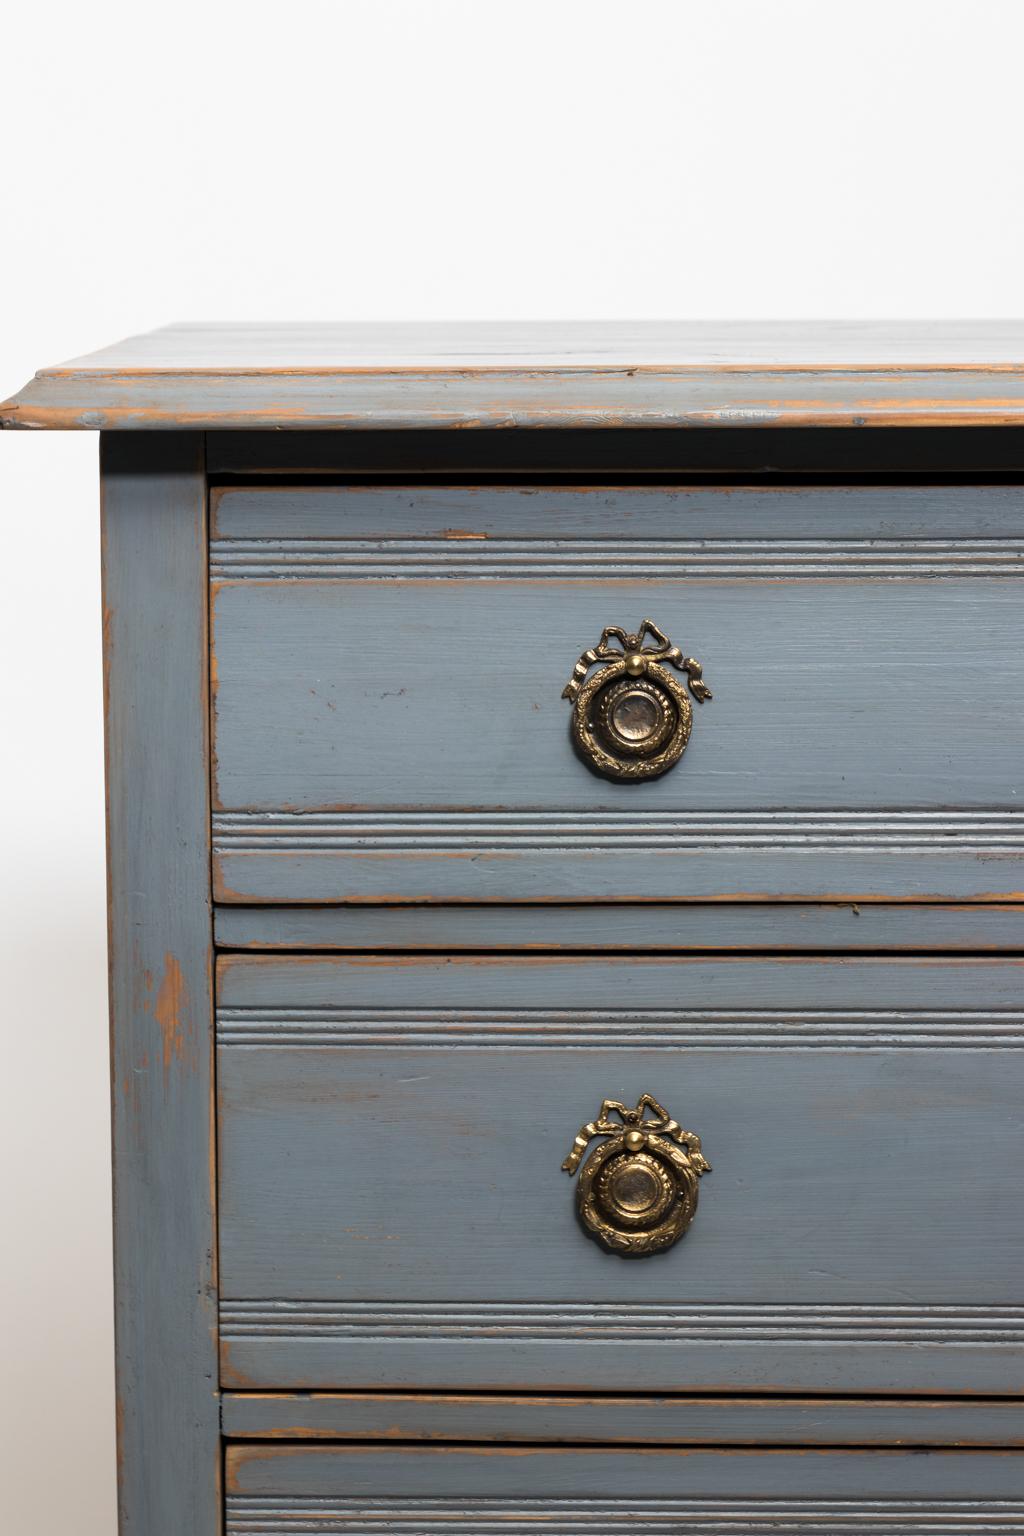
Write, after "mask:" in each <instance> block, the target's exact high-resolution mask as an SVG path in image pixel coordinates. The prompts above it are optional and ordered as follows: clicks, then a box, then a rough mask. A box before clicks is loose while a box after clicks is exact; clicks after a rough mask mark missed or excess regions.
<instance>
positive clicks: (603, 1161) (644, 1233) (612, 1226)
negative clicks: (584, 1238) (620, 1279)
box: [562, 1093, 711, 1259]
mask: <svg viewBox="0 0 1024 1536" xmlns="http://www.w3.org/2000/svg"><path fill="white" fill-rule="evenodd" d="M647 1111H650V1114H649V1115H647V1118H646V1119H645V1115H646V1114H647ZM612 1114H616V1115H618V1116H619V1120H618V1121H615V1120H612V1119H610V1118H609V1117H610V1116H611V1115H612ZM595 1136H608V1137H610V1138H611V1139H610V1140H609V1141H606V1142H605V1143H604V1145H603V1146H601V1147H596V1148H595V1149H594V1151H593V1152H592V1153H591V1154H590V1156H589V1157H588V1158H587V1160H586V1162H585V1163H584V1164H583V1171H582V1173H581V1174H580V1177H579V1183H578V1184H577V1185H576V1205H577V1209H578V1211H579V1215H580V1220H581V1221H582V1223H583V1225H584V1227H585V1228H586V1230H587V1231H588V1232H589V1234H590V1235H591V1237H593V1238H596V1240H597V1241H598V1242H599V1243H601V1244H602V1245H603V1247H605V1248H607V1249H609V1251H610V1252H612V1253H617V1254H619V1255H620V1256H621V1257H622V1258H625V1259H639V1258H644V1257H645V1256H646V1255H647V1254H649V1253H658V1252H659V1251H660V1250H661V1249H662V1248H670V1247H671V1246H672V1244H673V1243H676V1242H678V1241H679V1239H680V1238H681V1237H682V1235H683V1233H684V1232H685V1231H686V1229H687V1227H688V1226H689V1225H690V1223H691V1221H692V1220H693V1218H694V1216H695V1215H696V1211H697V1192H698V1186H697V1181H698V1179H699V1178H700V1177H701V1175H702V1174H705V1173H710V1172H711V1164H710V1163H709V1162H708V1160H707V1158H706V1157H705V1156H704V1154H703V1152H702V1151H701V1146H700V1137H699V1136H696V1135H694V1133H693V1132H692V1131H684V1130H683V1128H682V1126H681V1125H679V1123H678V1122H677V1121H675V1120H673V1119H672V1118H671V1116H670V1115H669V1114H668V1112H667V1111H666V1110H664V1109H663V1108H662V1107H661V1105H660V1104H659V1103H658V1101H657V1099H655V1098H652V1097H651V1095H650V1094H649V1093H645V1094H643V1095H642V1096H641V1097H640V1099H639V1100H638V1101H637V1106H636V1108H635V1109H627V1108H626V1106H625V1104H620V1103H619V1102H618V1100H616V1099H605V1100H604V1102H603V1103H602V1105H601V1109H600V1111H599V1113H598V1117H597V1119H596V1120H591V1121H590V1122H589V1123H588V1124H587V1125H584V1126H581V1128H580V1131H579V1134H578V1135H577V1137H576V1139H575V1141H574V1142H573V1144H572V1151H571V1152H570V1153H569V1156H568V1157H567V1158H566V1160H565V1162H564V1163H563V1164H562V1167H563V1168H564V1169H565V1171H566V1173H575V1172H576V1169H577V1168H578V1167H579V1165H580V1161H581V1160H582V1158H583V1154H584V1153H585V1152H586V1150H587V1147H588V1145H589V1143H590V1142H591V1141H592V1140H593V1138H594V1137H595Z"/></svg>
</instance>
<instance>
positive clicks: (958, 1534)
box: [227, 1490, 1024, 1536]
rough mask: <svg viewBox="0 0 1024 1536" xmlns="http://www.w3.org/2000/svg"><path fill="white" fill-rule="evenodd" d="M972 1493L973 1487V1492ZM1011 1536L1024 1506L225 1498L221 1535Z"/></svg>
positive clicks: (1022, 1521) (1022, 1522) (977, 1502)
mask: <svg viewBox="0 0 1024 1536" xmlns="http://www.w3.org/2000/svg"><path fill="white" fill-rule="evenodd" d="M980 1492H981V1490H979V1493H980ZM382 1530H386V1531H388V1532H395V1533H396V1536H465V1532H466V1531H467V1530H468V1531H472V1532H473V1536H531V1533H534V1532H538V1531H540V1532H550V1533H551V1536H593V1533H594V1532H597V1533H599V1536H634V1533H636V1532H641V1533H645V1536H660V1533H664V1536H679V1533H680V1532H682V1531H685V1532H686V1536H723V1533H725V1532H733V1533H736V1536H838V1533H839V1532H846V1531H848V1532H852V1533H856V1536H869V1533H870V1536H908V1533H909V1532H917V1531H920V1532H922V1533H925V1532H927V1533H929V1536H968V1533H970V1536H995V1533H997V1532H1004V1533H1006V1536H1016V1533H1017V1532H1020V1531H1022V1530H1024V1501H1019V1500H1013V1501H1009V1500H1006V1501H1004V1500H999V1501H995V1500H987V1499H984V1498H982V1497H979V1498H978V1499H958V1500H952V1501H950V1500H934V1499H929V1500H917V1499H913V1500H912V1499H872V1500H870V1501H868V1500H859V1499H842V1500H840V1499H797V1500H787V1499H762V1500H757V1501H753V1500H738V1499H728V1498H726V1499H645V1498H639V1497H634V1498H630V1499H584V1498H579V1499H566V1500H545V1501H544V1502H543V1505H542V1506H541V1507H539V1508H538V1504H537V1502H536V1501H534V1500H532V1499H479V1500H470V1499H451V1498H448V1499H387V1498H382V1499H373V1500H367V1499H360V1498H345V1497H343V1496H337V1495H335V1496H333V1497H317V1496H312V1497H306V1498H303V1497H301V1496H298V1495H294V1494H293V1495H290V1496H287V1497H285V1498H278V1497H276V1496H274V1495H264V1496H263V1497H258V1496H257V1497H252V1496H250V1497H248V1498H246V1497H243V1496H240V1495H229V1496H228V1499H227V1532H228V1536H297V1533H303V1536H305V1533H316V1532H321V1533H323V1536H329V1533H335V1532H337V1533H340V1536H378V1533H379V1532H381V1531H382Z"/></svg>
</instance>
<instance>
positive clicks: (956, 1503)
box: [226, 1445, 1024, 1536]
mask: <svg viewBox="0 0 1024 1536" xmlns="http://www.w3.org/2000/svg"><path fill="white" fill-rule="evenodd" d="M226 1482H227V1531H228V1536H256V1533H257V1532H258V1533H259V1536H284V1533H285V1532H295V1531H303V1532H322V1533H324V1536H328V1533H344V1536H369V1533H370V1532H377V1531H381V1530H387V1531H388V1532H392V1533H396V1536H398V1533H401V1536H454V1533H456V1532H472V1533H474V1536H479V1533H491V1532H494V1533H497V1532H502V1533H504V1536H536V1533H538V1532H545V1531H548V1532H551V1533H552V1536H590V1533H594V1532H601V1533H606V1536H627V1533H628V1532H633V1531H637V1530H639V1531H643V1532H646V1533H650V1536H653V1533H656V1532H663V1533H664V1536H678V1533H680V1532H686V1536H722V1533H723V1532H726V1531H732V1532H737V1533H742V1536H796V1533H797V1532H799V1533H800V1536H836V1533H837V1532H838V1531H844V1532H845V1531H850V1532H855V1533H858V1536H861V1533H867V1532H871V1533H872V1536H911V1533H916V1532H921V1533H922V1536H923V1533H925V1532H931V1533H933V1536H965V1533H967V1532H972V1533H974V1536H996V1533H997V1532H998V1533H1002V1536H1010V1533H1014V1536H1015V1533H1019V1532H1021V1531H1024V1456H1022V1455H1021V1453H1019V1452H1014V1451H1004V1452H971V1451H959V1452H958V1451H932V1452H922V1451H917V1452H910V1451H895V1452H883V1451H874V1452H872V1451H819V1452H808V1451H803V1452H787V1451H762V1452H752V1451H741V1450H719V1451H668V1450H648V1451H639V1450H628V1451H627V1450H608V1449H604V1450H586V1449H582V1450H581V1449H575V1450H574V1449H562V1450H541V1449H528V1448H522V1447H517V1448H516V1449H514V1450H513V1449H511V1448H510V1449H508V1450H504V1449H500V1448H498V1449H495V1448H493V1447H488V1448H486V1449H483V1448H481V1449H477V1450H473V1449H465V1448H459V1449H446V1450H440V1449H437V1450H431V1449H417V1448H407V1449H402V1450H396V1449H391V1448H382V1449H377V1448H366V1449H363V1448H360V1449H358V1450H357V1449H354V1448H353V1449H351V1450H346V1449H343V1448H337V1447H335V1448H327V1447H323V1446H266V1445H261V1446H229V1448H228V1451H227V1464H226Z"/></svg>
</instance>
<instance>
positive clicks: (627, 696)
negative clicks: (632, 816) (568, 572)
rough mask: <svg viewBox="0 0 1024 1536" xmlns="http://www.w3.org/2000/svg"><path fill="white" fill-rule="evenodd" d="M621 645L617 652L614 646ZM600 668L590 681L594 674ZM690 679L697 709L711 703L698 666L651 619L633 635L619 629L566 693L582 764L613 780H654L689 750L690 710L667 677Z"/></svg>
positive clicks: (581, 666)
mask: <svg viewBox="0 0 1024 1536" xmlns="http://www.w3.org/2000/svg"><path fill="white" fill-rule="evenodd" d="M613 642H617V644H613ZM597 666H599V667H600V669H601V670H600V671H599V672H595V673H594V675H593V677H591V678H590V679H589V681H588V680H587V673H588V672H589V671H590V669H591V667H597ZM669 666H672V667H675V668H676V669H677V671H679V672H685V673H686V676H687V679H688V681H689V685H690V692H691V693H692V694H693V696H694V698H695V699H696V700H697V702H698V703H700V704H703V702H704V700H705V699H710V697H711V690H710V688H709V687H708V685H707V684H706V683H705V682H704V678H703V673H702V670H701V665H700V662H699V661H694V659H693V657H692V656H684V655H683V653H682V651H681V650H680V649H679V647H678V646H677V645H673V644H672V643H671V641H670V640H669V638H668V636H667V635H665V634H663V633H662V631H661V630H660V629H659V628H658V626H657V625H656V624H653V623H652V622H651V620H650V619H644V621H643V623H642V624H641V625H640V628H639V629H638V630H637V632H636V634H635V635H634V634H630V633H629V632H628V631H627V630H625V629H618V628H616V627H615V626H614V625H613V626H611V627H610V628H608V629H605V630H603V631H602V633H601V638H600V640H599V641H598V643H597V645H595V646H594V647H593V648H592V649H591V650H589V651H584V652H583V655H582V656H581V657H580V659H579V661H578V662H577V663H576V665H575V667H574V668H573V673H572V677H571V678H570V679H569V681H568V682H567V683H566V685H565V687H564V689H563V690H562V698H563V699H569V700H570V701H571V702H572V706H573V710H572V738H573V743H574V745H575V747H576V750H577V751H578V752H579V753H580V755H581V757H582V758H583V760H584V761H585V762H586V763H587V764H588V765H589V766H590V767H591V768H593V769H594V771H595V772H596V773H602V774H604V776H605V777H606V778H609V779H624V780H627V781H629V780H635V779H656V778H657V777H658V775H659V774H661V773H664V772H665V771H666V769H668V768H671V767H672V765H673V763H677V762H678V761H679V759H680V758H681V757H682V755H683V752H684V751H685V750H686V743H687V742H688V741H689V739H690V729H691V726H692V724H693V710H692V709H691V708H690V701H689V699H688V698H687V697H686V690H685V689H684V688H681V687H680V686H679V684H678V683H677V682H676V680H675V678H674V677H672V675H671V673H670V672H669V671H668V670H667V669H668V667H669Z"/></svg>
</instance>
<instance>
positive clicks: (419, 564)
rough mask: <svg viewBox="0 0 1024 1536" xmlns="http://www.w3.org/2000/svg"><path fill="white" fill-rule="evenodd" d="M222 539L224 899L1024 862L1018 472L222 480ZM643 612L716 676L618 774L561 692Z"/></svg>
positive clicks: (215, 597) (216, 615) (637, 884)
mask: <svg viewBox="0 0 1024 1536" xmlns="http://www.w3.org/2000/svg"><path fill="white" fill-rule="evenodd" d="M213 533H214V537H213V543H212V554H211V562H212V563H211V571H212V581H213V591H212V618H213V647H214V658H213V659H214V666H213V675H214V679H215V684H214V688H215V692H214V709H213V729H214V737H215V741H214V745H215V765H216V766H215V785H214V787H215V816H214V847H215V870H216V894H217V896H218V897H219V899H220V900H222V901H274V900H280V901H291V902H303V901H307V902H313V901H315V902H338V901H346V900H365V901H387V900H398V901H401V900H406V901H408V900H413V901H421V900H424V901H431V900H465V901H495V900H530V899H538V900H545V899H559V898H561V899H568V900H588V901H589V900H602V899H603V900H607V899H609V898H612V899H619V898H634V899H655V898H661V899H666V900H675V899H680V898H683V899H685V898H716V897H725V898H749V897H761V898H766V899H774V898H775V897H796V896H805V897H812V898H818V897H835V896H846V897H850V898H855V899H861V900H868V899H871V898H872V897H880V896H889V897H897V898H912V897H917V898H925V897H929V896H930V897H935V898H938V899H945V898H950V897H960V898H969V899H972V900H978V899H982V900H983V899H985V898H987V897H993V896H998V895H1002V896H1007V895H1011V894H1013V893H1016V892H1019V891H1021V890H1022V889H1024V860H1022V854H1024V810H1021V809H1020V808H1019V805H1018V794H1019V790H1020V783H1021V770H1020V765H1021V762H1022V761H1024V712H1022V711H1021V710H1020V709H1019V708H1018V701H1019V699H1020V698H1021V696H1022V694H1024V643H1022V642H1024V603H1022V602H1021V586H1020V573H1021V571H1022V570H1024V564H1022V552H1024V490H1021V489H1019V488H1017V487H1006V486H991V487H949V486H946V487H931V488H926V487H917V488H910V487H908V488H897V489H891V488H890V489H880V488H861V489H849V488H832V489H829V488H811V489H781V490H759V489H749V488H747V489H744V488H729V489H718V490H714V489H689V490H686V489H664V488H646V489H643V488H619V489H608V488H600V489H594V488H589V489H579V490H570V489H561V490H552V489H542V488H537V487H532V488H512V487H491V488H486V487H484V488H478V489H466V488H458V487H455V488H433V489H430V488H417V487H414V486H405V487H398V488H380V487H378V488H373V489H352V488H320V489H317V488H313V489H305V490H286V489H281V488H271V489H243V488H235V489H223V490H220V491H217V492H215V493H214V506H213ZM644 618H650V619H651V620H653V621H654V623H655V624H656V625H659V626H660V627H661V629H662V630H663V631H664V632H665V634H666V635H667V636H668V638H669V640H671V641H672V642H673V643H674V644H675V645H677V646H679V647H681V648H682V651H683V652H684V653H688V654H690V655H692V656H694V657H695V658H697V659H698V660H699V661H700V662H701V663H702V664H703V668H704V677H705V679H706V681H707V683H708V684H709V685H710V687H711V690H712V692H713V698H712V699H711V700H710V701H706V702H703V703H697V702H693V700H692V699H691V701H690V703H689V706H688V707H689V709H690V710H691V713H692V716H693V720H692V730H691V735H690V739H689V742H688V745H687V746H686V749H685V752H684V753H683V755H682V757H681V759H680V760H679V761H678V762H677V763H676V764H675V766H674V767H672V768H671V769H670V770H669V771H667V772H665V773H664V774H663V775H662V776H661V777H657V778H653V779H646V780H644V781H642V782H615V781H612V780H610V779H608V778H604V777H599V776H598V775H597V774H595V773H594V772H591V771H590V770H589V768H588V767H587V766H586V765H585V763H584V762H583V761H581V760H580V757H579V756H577V754H576V752H575V751H574V747H573V742H572V740H571V739H570V719H571V717H572V715H573V707H572V705H571V704H570V703H569V702H567V701H566V700H565V699H564V698H563V697H562V693H563V688H564V687H565V685H566V683H567V682H568V680H569V678H570V676H571V674H572V673H573V667H574V664H575V663H576V662H577V660H578V658H580V656H581V653H582V652H584V650H585V649H586V648H588V647H593V646H595V645H596V644H597V642H598V639H599V637H600V636H601V633H602V630H603V629H604V628H605V627H606V626H609V625H618V626H624V627H625V629H627V630H630V631H633V630H636V629H637V627H638V626H639V625H640V622H641V620H642V619H644ZM651 643H653V642H651ZM611 644H612V648H613V650H614V649H616V647H617V645H618V642H615V641H613V642H611ZM662 671H663V673H664V675H665V676H669V677H670V680H671V678H673V677H674V678H677V679H678V682H677V685H676V686H678V687H679V688H680V689H681V690H682V692H683V695H684V698H685V697H687V695H686V693H685V678H684V677H683V676H682V675H681V674H678V673H672V671H671V668H670V667H668V665H667V664H666V666H665V667H664V668H663V669H662ZM599 675H601V673H600V672H599V671H594V672H592V674H591V676H593V677H598V676H599ZM698 691H699V690H698ZM680 707H683V706H680ZM675 739H676V738H675V737H674V736H673V737H672V738H670V742H671V741H674V740H675ZM665 751H666V752H668V746H667V745H666V747H665Z"/></svg>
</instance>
